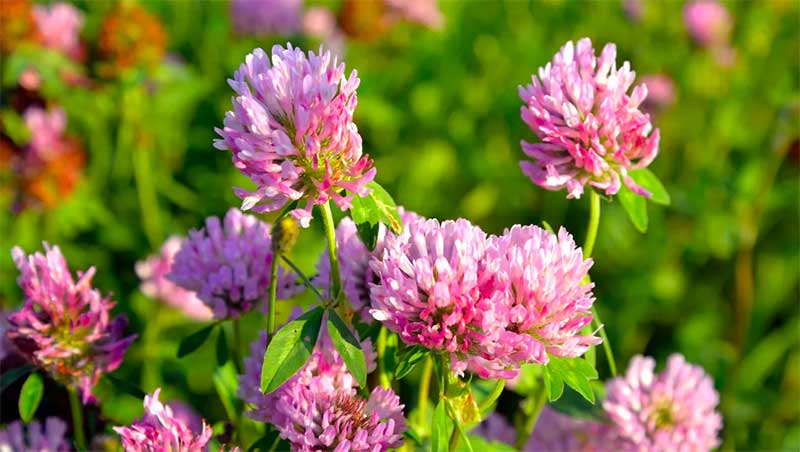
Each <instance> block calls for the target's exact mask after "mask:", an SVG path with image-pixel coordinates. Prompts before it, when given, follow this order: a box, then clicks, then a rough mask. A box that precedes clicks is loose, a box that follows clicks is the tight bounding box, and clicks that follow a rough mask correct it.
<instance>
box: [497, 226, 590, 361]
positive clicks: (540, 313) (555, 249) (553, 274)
mask: <svg viewBox="0 0 800 452" xmlns="http://www.w3.org/2000/svg"><path fill="white" fill-rule="evenodd" d="M490 240H491V242H492V246H491V247H490V251H489V255H490V256H491V258H492V259H496V260H497V261H498V262H499V264H498V265H499V270H498V271H497V273H496V278H497V282H496V283H495V284H496V286H497V287H498V290H501V291H502V297H501V298H500V299H499V300H498V303H502V304H503V307H502V309H501V310H499V312H501V313H504V314H505V318H503V319H502V323H504V325H505V326H504V331H502V332H501V334H500V336H499V337H498V338H497V342H498V345H497V347H496V350H495V352H494V353H495V354H496V355H497V356H498V357H500V356H503V355H505V354H506V353H508V356H506V357H504V358H503V359H506V360H508V361H509V364H510V365H512V366H514V367H515V368H516V367H518V366H519V364H520V363H521V362H533V363H538V364H546V363H547V362H548V361H549V358H548V354H551V355H554V356H561V357H576V356H580V355H582V354H583V353H584V352H586V350H587V349H588V348H589V347H591V346H593V345H597V344H600V343H601V342H602V341H601V339H600V338H598V337H595V336H594V335H593V334H588V335H582V334H581V330H582V329H583V327H585V326H586V325H589V324H590V323H591V321H592V314H591V312H590V309H591V307H592V304H593V303H594V296H593V295H592V288H593V287H594V284H593V283H591V282H584V278H586V276H587V275H588V272H589V268H591V266H592V260H591V259H585V260H584V259H583V252H582V250H581V248H580V247H578V246H577V245H576V244H575V241H574V240H573V239H572V236H571V235H570V234H569V233H568V232H567V230H566V229H564V228H561V229H560V230H559V231H558V236H556V235H555V234H553V233H551V232H549V231H546V230H544V229H542V228H540V227H538V226H519V225H517V226H514V227H512V228H511V229H509V230H506V232H505V233H504V234H503V235H502V236H500V237H493V238H492V239H490ZM500 300H502V301H500Z"/></svg>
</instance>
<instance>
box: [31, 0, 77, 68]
mask: <svg viewBox="0 0 800 452" xmlns="http://www.w3.org/2000/svg"><path fill="white" fill-rule="evenodd" d="M33 18H34V20H35V22H36V28H37V29H38V31H39V39H40V41H41V43H42V45H44V46H45V47H47V48H49V49H53V50H55V51H58V52H60V53H62V54H64V55H67V56H69V57H70V58H73V59H75V60H81V59H82V58H83V55H84V49H83V47H82V46H81V42H80V35H79V33H80V29H81V27H83V13H81V12H80V10H78V9H77V8H75V7H74V6H72V5H70V4H69V3H61V2H59V3H53V4H51V5H50V6H42V5H37V6H34V7H33Z"/></svg>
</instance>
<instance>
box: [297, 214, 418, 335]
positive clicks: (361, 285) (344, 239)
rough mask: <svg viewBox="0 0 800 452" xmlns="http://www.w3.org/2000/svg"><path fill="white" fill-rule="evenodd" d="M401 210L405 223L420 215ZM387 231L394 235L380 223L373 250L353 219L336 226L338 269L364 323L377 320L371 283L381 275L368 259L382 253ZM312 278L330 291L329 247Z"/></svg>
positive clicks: (348, 297) (318, 284)
mask: <svg viewBox="0 0 800 452" xmlns="http://www.w3.org/2000/svg"><path fill="white" fill-rule="evenodd" d="M398 210H399V212H400V217H401V219H402V221H403V224H404V225H408V224H409V223H410V222H413V221H419V220H420V219H421V217H420V216H419V215H417V214H415V213H413V212H407V211H405V210H403V209H402V208H399V209H398ZM388 234H391V235H394V234H393V233H392V232H391V231H389V230H387V228H386V227H385V226H384V225H381V226H380V228H379V232H378V238H377V240H376V243H375V249H374V250H372V251H370V250H369V249H368V248H367V246H366V245H364V243H363V242H362V241H361V238H360V237H359V236H358V229H357V228H356V224H355V223H354V222H353V220H351V219H350V218H347V217H345V218H343V219H342V221H341V222H339V225H338V226H337V227H336V251H337V254H338V255H339V256H338V257H339V273H340V276H341V279H342V289H343V291H344V295H345V297H347V300H348V301H350V304H351V306H352V308H353V310H354V311H355V312H356V313H358V314H359V320H360V321H361V322H363V323H367V324H369V323H373V322H374V321H375V319H374V318H373V317H372V314H370V312H369V310H370V308H371V306H370V295H369V290H370V289H369V284H370V283H377V282H378V277H377V275H376V274H375V273H374V272H373V271H372V269H371V268H370V265H369V262H370V260H371V259H373V258H379V257H380V255H381V254H382V252H383V246H384V245H383V244H384V240H385V237H386V235H388ZM313 282H314V283H315V285H316V286H317V287H319V288H321V289H322V293H323V294H324V295H327V294H328V286H329V285H330V259H329V258H328V252H327V250H326V251H324V252H323V253H322V254H321V255H320V257H319V260H318V261H317V276H316V277H315V278H314V281H313Z"/></svg>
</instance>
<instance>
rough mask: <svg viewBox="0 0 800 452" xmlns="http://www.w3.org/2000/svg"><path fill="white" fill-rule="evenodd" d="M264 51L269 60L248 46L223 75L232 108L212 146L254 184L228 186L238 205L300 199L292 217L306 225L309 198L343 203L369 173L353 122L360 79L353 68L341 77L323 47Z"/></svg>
mask: <svg viewBox="0 0 800 452" xmlns="http://www.w3.org/2000/svg"><path fill="white" fill-rule="evenodd" d="M271 57H272V62H271V63H270V55H267V54H266V53H265V52H264V51H263V50H261V49H256V50H254V51H253V53H251V54H250V55H248V56H247V57H246V59H245V63H244V64H242V65H241V66H240V67H239V70H238V71H236V73H235V74H234V78H233V79H232V80H229V81H228V82H229V84H230V85H231V87H232V88H233V89H234V91H235V92H236V97H234V98H233V99H232V103H233V111H229V112H228V113H227V114H226V115H225V123H224V124H225V126H224V128H223V129H216V131H217V133H218V134H219V135H220V136H221V137H222V138H221V139H217V140H216V141H215V142H214V146H215V147H216V148H218V149H221V150H230V151H231V152H232V155H233V163H234V165H235V166H236V168H237V169H238V170H239V171H241V172H242V174H244V175H246V176H248V177H249V178H250V179H251V180H252V181H253V182H254V183H255V184H256V186H257V188H256V190H255V191H254V192H249V191H247V190H244V189H241V188H236V189H235V192H236V194H237V196H239V197H240V198H242V199H243V202H242V210H249V209H253V210H254V211H256V212H272V211H276V210H279V209H281V208H283V207H284V206H285V205H286V204H287V203H289V202H291V201H293V200H298V201H303V202H304V203H305V204H304V205H303V207H302V208H296V209H294V210H292V211H291V215H292V216H293V217H295V219H297V220H298V221H299V222H300V224H301V225H302V226H303V227H308V225H309V223H310V221H311V211H312V209H313V207H314V205H315V204H324V203H326V202H328V200H329V199H333V201H334V202H336V204H337V205H338V206H339V207H340V208H341V209H343V210H345V209H349V208H350V205H351V201H352V197H353V195H358V196H364V195H366V194H367V193H369V189H368V188H367V187H366V184H367V183H369V182H371V181H372V180H373V179H374V177H375V168H373V167H372V160H370V159H369V157H368V156H367V155H363V154H362V149H361V135H359V133H358V128H357V127H356V125H355V123H354V122H353V111H354V110H355V107H356V103H357V97H356V88H357V87H358V84H359V79H358V77H357V76H356V71H353V72H352V73H351V74H350V77H349V78H346V77H345V76H344V71H345V67H344V64H339V63H338V61H337V59H336V58H335V57H334V56H332V55H331V53H330V52H323V51H322V49H320V54H319V55H317V54H314V53H313V52H309V53H308V55H306V54H305V53H304V52H303V51H301V50H300V49H296V48H294V47H292V45H291V44H288V45H287V48H283V47H281V46H274V47H273V48H272V55H271ZM343 190H346V191H347V192H346V193H344V192H343Z"/></svg>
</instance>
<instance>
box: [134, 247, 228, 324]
mask: <svg viewBox="0 0 800 452" xmlns="http://www.w3.org/2000/svg"><path fill="white" fill-rule="evenodd" d="M185 240H186V239H185V238H183V237H179V236H172V237H170V238H168V239H167V241H166V242H164V244H163V245H161V252H160V254H156V255H153V256H150V257H148V258H147V259H145V260H143V261H139V262H137V263H136V275H137V276H139V278H140V279H141V280H142V283H141V285H140V286H139V289H140V290H141V291H142V293H143V294H145V295H147V296H148V297H150V298H155V299H158V300H161V301H164V302H165V303H167V304H169V305H170V306H172V307H174V308H176V309H178V310H180V311H183V312H184V313H186V315H188V316H189V317H191V318H193V319H197V320H210V319H211V318H212V317H213V313H212V312H211V309H210V308H209V307H208V306H206V305H205V303H203V301H202V300H200V299H199V298H197V295H195V293H194V292H192V291H189V290H186V289H184V288H182V287H180V286H178V285H177V284H175V283H173V282H172V281H170V280H169V279H167V275H168V274H169V273H170V272H171V271H172V263H173V262H174V260H175V255H176V254H177V253H178V250H179V249H180V248H181V245H182V244H183V242H184V241H185Z"/></svg>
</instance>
